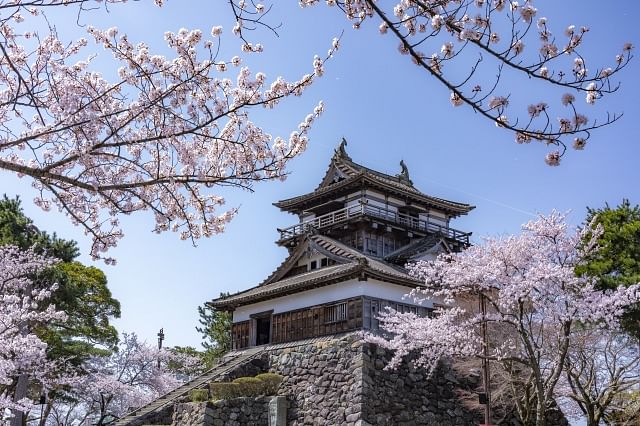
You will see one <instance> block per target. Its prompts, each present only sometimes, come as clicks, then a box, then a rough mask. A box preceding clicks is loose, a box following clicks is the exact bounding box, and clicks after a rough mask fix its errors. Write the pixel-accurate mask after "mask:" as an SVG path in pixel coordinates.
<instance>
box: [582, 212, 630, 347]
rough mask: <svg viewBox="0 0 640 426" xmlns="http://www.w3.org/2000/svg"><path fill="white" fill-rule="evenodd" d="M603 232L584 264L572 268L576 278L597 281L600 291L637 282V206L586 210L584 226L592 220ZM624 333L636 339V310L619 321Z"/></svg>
mask: <svg viewBox="0 0 640 426" xmlns="http://www.w3.org/2000/svg"><path fill="white" fill-rule="evenodd" d="M594 218H595V222H594V224H600V225H602V227H603V228H604V233H603V234H602V235H601V236H600V238H599V239H598V244H599V246H600V250H598V251H597V252H596V253H594V255H593V256H591V257H590V258H589V259H588V262H587V263H586V264H584V265H580V266H579V267H577V268H576V273H577V274H578V275H587V276H591V277H595V278H596V279H597V283H598V286H599V287H600V288H601V289H614V288H616V287H618V286H621V285H622V286H629V285H632V284H636V283H639V282H640V206H637V205H636V206H632V205H631V203H630V202H629V200H623V201H622V204H620V205H619V206H617V207H616V208H613V209H612V208H610V207H609V205H608V204H606V205H605V207H604V208H599V209H593V208H587V218H586V219H585V225H586V226H588V224H589V223H591V221H592V220H594ZM622 323H623V325H624V327H625V329H626V330H628V331H630V332H632V333H633V334H635V335H636V336H640V307H638V306H635V307H633V308H632V309H630V310H629V311H628V312H627V313H626V314H625V315H624V317H623V318H622Z"/></svg>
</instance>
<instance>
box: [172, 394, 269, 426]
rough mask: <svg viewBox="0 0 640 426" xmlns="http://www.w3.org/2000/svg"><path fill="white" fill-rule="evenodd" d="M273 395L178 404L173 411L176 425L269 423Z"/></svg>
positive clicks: (202, 425)
mask: <svg viewBox="0 0 640 426" xmlns="http://www.w3.org/2000/svg"><path fill="white" fill-rule="evenodd" d="M270 400H271V397H258V398H234V399H228V400H222V401H214V402H188V403H182V404H177V405H176V408H175V410H174V413H173V422H172V424H173V425H176V426H241V425H255V426H268V425H269V401H270Z"/></svg>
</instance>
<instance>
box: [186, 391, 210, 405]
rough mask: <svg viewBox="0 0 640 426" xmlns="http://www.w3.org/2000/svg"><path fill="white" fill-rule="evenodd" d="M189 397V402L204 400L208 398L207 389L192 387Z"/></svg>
mask: <svg viewBox="0 0 640 426" xmlns="http://www.w3.org/2000/svg"><path fill="white" fill-rule="evenodd" d="M189 398H190V399H191V402H204V401H207V400H208V399H209V392H208V391H207V389H193V390H192V391H191V392H189Z"/></svg>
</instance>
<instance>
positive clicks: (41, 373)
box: [0, 246, 66, 417]
mask: <svg viewBox="0 0 640 426" xmlns="http://www.w3.org/2000/svg"><path fill="white" fill-rule="evenodd" d="M53 263H54V262H53V261H52V260H51V259H47V258H45V257H43V256H40V255H37V254H35V253H33V252H32V251H21V250H20V249H19V248H17V247H15V246H2V247H0V413H1V412H4V411H5V410H7V409H10V410H12V411H13V413H14V415H16V416H19V417H21V416H22V415H23V413H26V412H28V411H29V410H30V409H31V407H32V405H33V402H32V401H31V400H30V399H29V398H27V394H26V386H27V379H28V380H29V381H31V382H32V383H33V384H37V385H40V386H41V387H43V388H45V389H46V388H47V387H51V386H55V385H58V384H60V383H61V382H64V380H63V379H62V378H60V377H57V378H53V377H52V376H53V372H55V371H58V370H59V365H57V364H56V363H55V362H52V361H49V360H47V356H46V348H47V345H46V344H45V343H44V342H43V341H42V340H40V339H39V338H38V337H37V336H36V335H35V334H33V333H32V332H30V330H31V328H32V327H33V326H35V325H37V324H42V323H47V322H49V321H54V320H55V321H62V320H64V318H65V316H66V315H65V314H64V312H59V311H56V309H55V307H53V306H52V305H48V306H47V308H46V309H40V308H39V305H40V304H41V302H42V301H44V300H46V299H48V298H49V297H50V296H51V292H52V291H53V290H54V289H53V288H41V287H39V286H38V285H36V284H34V283H33V282H32V280H31V277H32V276H33V274H35V273H37V272H39V271H42V270H43V269H45V268H47V267H49V266H51V265H52V264H53Z"/></svg>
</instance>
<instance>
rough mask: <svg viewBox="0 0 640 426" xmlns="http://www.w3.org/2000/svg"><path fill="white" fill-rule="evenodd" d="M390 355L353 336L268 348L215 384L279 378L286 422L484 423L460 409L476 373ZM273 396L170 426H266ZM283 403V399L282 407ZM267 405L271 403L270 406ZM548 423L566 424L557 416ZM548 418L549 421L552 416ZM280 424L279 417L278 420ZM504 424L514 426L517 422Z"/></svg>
mask: <svg viewBox="0 0 640 426" xmlns="http://www.w3.org/2000/svg"><path fill="white" fill-rule="evenodd" d="M390 358H391V354H390V353H389V352H388V351H385V350H383V349H381V348H378V347H376V346H375V345H371V344H369V343H364V342H363V341H362V338H361V337H359V336H358V335H349V336H345V337H343V338H340V339H334V340H325V341H319V342H315V343H308V344H304V345H299V346H291V347H286V348H282V347H280V348H277V349H276V348H270V349H268V350H265V352H264V353H263V354H262V356H261V357H259V358H257V359H254V360H252V361H251V362H250V363H247V364H245V365H242V366H240V367H238V368H236V369H234V371H233V372H231V373H229V374H228V375H227V376H225V377H223V378H220V380H221V381H227V380H233V379H234V378H237V377H241V376H254V375H256V374H258V373H262V372H266V371H270V372H273V373H277V374H280V375H282V376H283V377H284V380H283V382H282V385H281V386H280V388H279V390H278V395H280V396H282V397H285V398H286V400H287V402H286V404H280V405H281V406H285V407H287V414H286V423H287V424H288V425H291V426H301V425H310V426H311V425H314V426H316V425H318V426H320V425H331V426H334V425H345V426H386V425H388V426H392V425H393V426H414V425H432V426H467V425H478V424H480V423H482V419H483V417H482V413H481V412H478V411H473V410H471V409H469V408H467V407H466V404H465V403H464V400H463V398H464V395H466V396H467V397H468V396H469V395H473V394H474V392H475V391H476V389H477V387H478V384H479V380H480V379H479V377H478V376H477V375H465V376H464V377H462V376H461V375H460V374H458V373H457V372H455V371H454V370H453V369H451V368H450V367H448V366H447V365H446V364H443V365H441V366H440V367H439V368H438V369H437V370H436V371H435V372H434V374H433V375H432V376H431V377H429V378H427V377H426V375H425V373H424V372H423V371H422V370H420V369H417V368H415V367H414V366H413V365H412V364H410V363H406V362H405V363H402V365H401V366H400V367H399V368H398V369H396V370H385V369H384V368H385V367H386V365H387V364H388V362H389V359H390ZM271 399H272V397H259V398H236V399H231V400H224V401H215V402H208V403H182V404H176V405H175V410H174V413H173V424H174V425H185V426H218V425H229V426H235V425H238V426H239V425H256V426H262V425H264V426H267V425H269V426H273V425H270V423H269V401H270V400H271ZM280 403H282V401H280ZM272 405H273V404H272ZM549 414H551V413H549ZM555 415H556V417H555V418H554V419H553V420H552V422H551V424H553V425H554V426H557V425H568V423H567V422H566V419H564V417H563V416H562V413H559V412H556V413H555ZM550 418H551V416H550ZM281 423H282V419H281ZM503 424H508V425H512V426H516V425H518V422H517V420H516V419H515V418H513V419H512V418H509V419H508V420H506V421H505V423H503Z"/></svg>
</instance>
